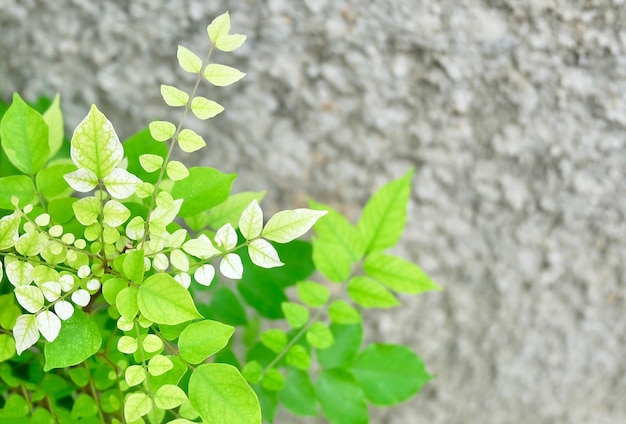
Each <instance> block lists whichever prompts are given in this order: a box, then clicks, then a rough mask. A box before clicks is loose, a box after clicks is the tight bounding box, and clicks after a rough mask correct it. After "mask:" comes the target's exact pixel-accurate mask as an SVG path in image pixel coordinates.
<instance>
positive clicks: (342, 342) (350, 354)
mask: <svg viewBox="0 0 626 424" xmlns="http://www.w3.org/2000/svg"><path fill="white" fill-rule="evenodd" d="M330 331H331V332H332V333H333V338H334V339H335V343H333V345H332V346H331V347H329V348H326V349H321V350H318V351H317V352H316V355H317V360H318V361H319V363H320V365H321V366H322V367H323V368H348V367H349V366H350V365H352V363H353V362H354V359H355V358H356V356H357V354H358V353H359V350H361V343H362V342H363V326H362V325H361V324H360V323H359V324H351V325H339V324H331V325H330Z"/></svg>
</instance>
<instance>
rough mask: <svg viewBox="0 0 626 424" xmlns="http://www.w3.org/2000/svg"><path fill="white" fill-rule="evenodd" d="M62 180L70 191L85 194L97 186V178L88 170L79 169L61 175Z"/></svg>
mask: <svg viewBox="0 0 626 424" xmlns="http://www.w3.org/2000/svg"><path fill="white" fill-rule="evenodd" d="M63 178H64V179H65V181H66V182H67V184H69V186H70V187H72V189H74V190H76V191H78V192H80V193H87V192H89V191H91V190H93V189H94V188H96V186H97V185H98V177H97V176H96V174H94V173H93V172H91V171H90V170H88V169H85V168H81V169H77V170H76V171H73V172H70V173H67V174H65V175H63Z"/></svg>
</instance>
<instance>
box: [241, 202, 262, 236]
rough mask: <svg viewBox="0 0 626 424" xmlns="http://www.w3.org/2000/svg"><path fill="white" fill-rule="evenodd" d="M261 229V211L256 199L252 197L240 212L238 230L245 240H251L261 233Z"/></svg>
mask: <svg viewBox="0 0 626 424" xmlns="http://www.w3.org/2000/svg"><path fill="white" fill-rule="evenodd" d="M262 229H263V211H262V210H261V207H260V206H259V203H258V202H257V201H256V199H254V200H253V201H252V202H251V203H250V204H249V205H248V207H247V208H246V209H245V210H244V211H243V213H242V214H241V218H240V219H239V231H241V234H243V236H244V237H245V238H246V240H252V239H253V238H256V237H258V236H259V235H260V234H261V230H262Z"/></svg>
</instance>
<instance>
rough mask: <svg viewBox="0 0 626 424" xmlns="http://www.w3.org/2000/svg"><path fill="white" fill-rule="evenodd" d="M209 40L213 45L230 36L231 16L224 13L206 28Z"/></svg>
mask: <svg viewBox="0 0 626 424" xmlns="http://www.w3.org/2000/svg"><path fill="white" fill-rule="evenodd" d="M206 31H207V34H208V35H209V39H210V40H211V42H212V43H213V44H215V43H216V42H217V40H219V39H220V38H221V37H223V36H225V35H228V33H229V32H230V14H229V13H228V12H224V13H222V14H221V15H219V16H217V17H216V18H215V19H213V20H212V21H211V23H210V24H209V25H208V26H207V28H206Z"/></svg>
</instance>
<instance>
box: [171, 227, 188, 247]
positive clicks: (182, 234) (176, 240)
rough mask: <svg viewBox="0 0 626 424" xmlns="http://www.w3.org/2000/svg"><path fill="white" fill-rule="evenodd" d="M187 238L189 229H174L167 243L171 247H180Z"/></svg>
mask: <svg viewBox="0 0 626 424" xmlns="http://www.w3.org/2000/svg"><path fill="white" fill-rule="evenodd" d="M186 238H187V230H185V229H184V228H181V229H180V230H176V231H174V232H173V233H172V234H171V235H170V236H169V237H168V240H167V245H168V246H169V247H180V246H182V245H183V243H184V242H185V239H186Z"/></svg>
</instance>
